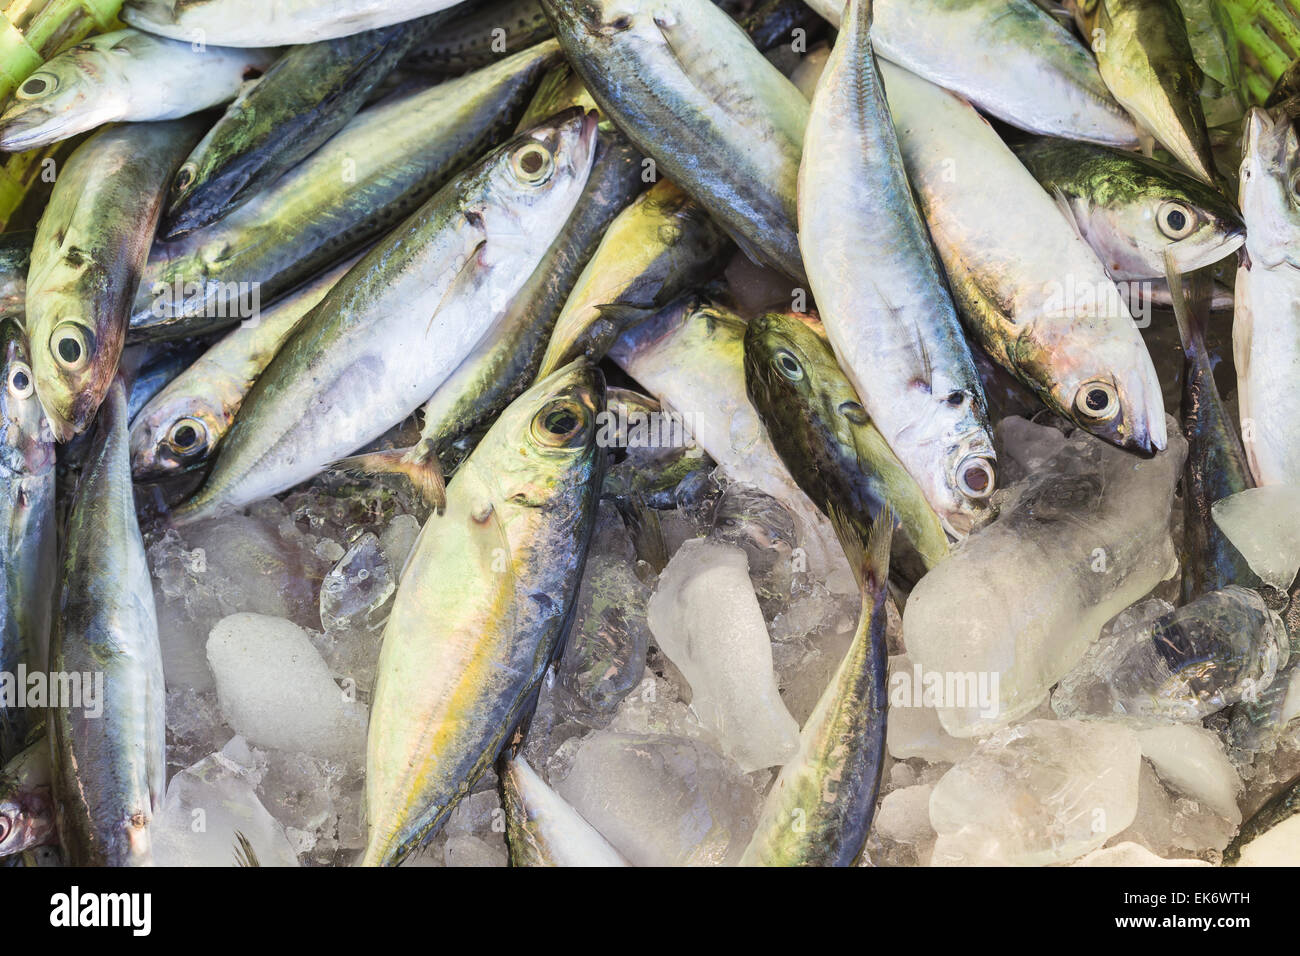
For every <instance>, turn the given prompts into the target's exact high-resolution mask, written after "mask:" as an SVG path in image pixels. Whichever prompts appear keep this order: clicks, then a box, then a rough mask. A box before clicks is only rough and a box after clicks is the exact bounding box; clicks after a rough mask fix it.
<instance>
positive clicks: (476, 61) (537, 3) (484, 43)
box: [402, 0, 551, 76]
mask: <svg viewBox="0 0 1300 956" xmlns="http://www.w3.org/2000/svg"><path fill="white" fill-rule="evenodd" d="M448 14H449V16H448V18H447V19H446V21H445V22H443V23H442V24H440V25H439V27H438V29H437V30H436V31H435V32H434V33H432V34H431V35H429V36H428V37H427V38H424V39H422V40H420V41H419V42H417V43H416V44H415V46H414V47H412V49H411V51H410V53H408V54H407V55H406V59H404V60H403V61H402V66H403V68H406V69H412V70H424V71H428V72H431V73H442V74H447V75H450V76H455V75H456V74H458V73H464V72H465V71H467V70H479V69H482V68H483V67H485V66H487V65H488V64H490V63H493V62H495V61H496V60H498V59H500V57H501V54H502V53H514V52H515V51H517V50H522V49H525V48H527V47H530V46H532V45H533V44H534V43H541V42H542V41H543V40H546V39H549V38H550V36H551V22H550V21H549V20H547V19H546V11H544V10H543V9H542V4H541V0H487V2H480V3H473V4H471V3H465V4H461V5H460V6H457V7H453V8H452V9H451V10H449V11H448Z"/></svg>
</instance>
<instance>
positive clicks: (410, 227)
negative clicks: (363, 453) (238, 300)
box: [173, 109, 596, 522]
mask: <svg viewBox="0 0 1300 956" xmlns="http://www.w3.org/2000/svg"><path fill="white" fill-rule="evenodd" d="M595 139H596V117H595V116H593V115H584V114H583V113H582V111H581V109H575V110H572V111H569V112H566V113H562V114H560V115H559V116H557V117H556V118H555V119H554V120H552V121H551V122H549V123H547V124H544V125H542V126H538V127H535V128H534V129H533V130H531V131H530V132H528V133H524V134H521V135H519V136H517V137H515V138H514V139H512V140H511V141H510V142H508V143H506V144H505V145H504V146H502V147H501V148H499V149H497V150H494V151H493V152H492V153H490V154H489V155H488V156H487V157H485V158H484V159H483V160H482V161H481V162H479V163H478V164H477V165H475V166H474V167H472V168H471V169H469V170H467V171H466V172H465V173H463V174H462V175H461V176H460V177H458V178H457V179H455V180H453V181H452V182H451V183H449V184H448V185H447V186H446V187H444V188H443V189H442V190H440V191H439V193H438V194H437V195H436V196H434V197H433V198H432V199H431V200H429V202H428V203H426V204H425V205H424V206H423V207H421V209H420V210H419V211H418V212H417V213H416V214H415V215H413V216H412V217H411V218H410V219H408V220H407V221H406V222H405V223H403V224H402V225H401V226H399V227H398V228H397V229H396V230H395V231H394V232H393V233H391V234H390V235H388V236H387V237H385V238H384V239H383V240H382V241H380V242H379V243H378V244H377V245H376V246H375V247H374V248H373V249H371V250H370V252H368V253H366V255H365V256H364V257H363V258H362V259H361V261H360V262H358V263H357V264H356V265H355V266H353V268H352V269H351V270H350V271H349V272H348V274H347V275H346V276H344V277H343V279H341V280H340V281H339V283H338V285H336V286H335V287H334V288H333V289H331V290H330V292H329V294H328V295H326V297H325V298H324V300H323V301H322V302H321V303H320V305H318V306H317V307H316V308H315V309H314V310H313V311H312V312H311V313H310V314H309V315H308V316H307V317H306V318H304V319H303V320H302V322H301V323H300V324H299V325H298V327H297V328H296V329H295V330H294V332H293V334H292V335H291V336H290V337H289V339H288V340H287V341H286V342H285V343H284V345H283V346H281V348H280V351H279V352H277V353H276V356H275V358H273V359H272V360H271V363H270V364H269V365H268V366H267V367H266V370H265V371H264V372H263V373H262V374H261V375H260V376H259V377H258V379H257V382H256V384H254V386H253V387H252V389H251V390H250V391H249V393H248V395H247V397H246V398H245V399H244V404H243V405H242V406H241V407H240V409H239V414H238V415H237V416H236V417H235V420H234V422H233V423H232V424H231V426H230V429H229V431H227V433H226V437H225V438H224V439H223V442H222V450H221V454H220V455H219V456H218V457H217V461H216V464H215V466H214V467H213V470H212V472H211V474H210V475H209V476H208V479H207V481H206V483H205V484H204V485H203V487H202V488H201V489H200V490H199V492H198V493H197V494H196V495H195V496H194V498H192V499H191V500H190V501H189V502H187V503H186V504H185V505H184V506H183V507H182V508H180V509H178V510H177V511H176V512H175V513H174V515H173V517H174V519H175V520H176V521H178V522H189V521H195V520H198V519H201V518H206V517H212V516H214V515H216V514H218V513H221V512H223V511H228V510H231V509H233V508H238V507H241V506H243V505H245V504H248V503H250V502H253V501H257V500H260V499H262V498H266V497H269V496H271V495H274V494H278V493H279V492H281V491H284V490H286V489H288V488H291V487H293V486H294V485H296V484H298V483H299V482H300V481H305V480H306V479H308V478H310V477H312V476H313V475H315V474H318V473H320V472H321V471H324V470H325V469H326V468H328V467H329V466H330V464H331V463H334V462H337V461H338V460H339V459H340V458H341V457H342V456H344V455H346V454H348V453H350V452H353V451H356V450H357V449H358V448H360V447H361V446H363V445H365V444H366V443H367V442H369V441H371V440H372V439H375V438H378V437H379V436H380V435H382V434H383V433H384V432H385V431H387V430H388V429H389V428H391V427H392V426H394V425H396V424H397V423H398V422H400V421H401V420H402V419H404V418H405V417H407V416H408V415H410V414H411V413H412V412H414V411H415V410H416V409H417V408H419V407H420V404H421V403H422V402H425V401H427V400H428V399H429V397H430V396H432V395H433V394H434V393H435V392H436V391H437V390H438V388H439V386H441V385H442V384H443V383H445V382H446V381H447V379H448V378H450V377H451V376H452V375H453V374H454V373H455V372H456V370H457V368H458V367H459V366H460V365H461V363H462V362H463V361H464V360H465V359H466V358H467V357H469V356H470V355H472V354H473V353H474V351H475V349H476V348H477V347H478V345H479V344H480V343H481V342H482V341H483V340H484V338H485V337H486V336H487V335H489V334H490V332H491V330H492V329H493V328H494V327H495V326H496V325H497V323H498V322H499V321H500V319H501V318H502V316H504V315H505V313H506V312H507V311H508V309H509V307H510V305H511V303H512V301H513V300H514V298H515V296H516V295H517V294H518V292H519V290H520V288H521V287H522V286H523V285H524V284H525V283H526V282H527V280H528V278H529V276H530V275H532V274H533V271H534V269H535V268H536V267H537V265H538V264H539V263H540V262H541V260H542V259H543V257H544V256H545V254H546V251H547V249H549V248H550V246H551V244H552V242H553V241H554V240H555V238H556V236H557V235H558V234H559V232H560V230H561V229H562V228H563V226H564V223H565V221H566V220H567V219H568V217H569V214H570V213H571V212H572V211H573V208H574V206H575V204H576V203H577V201H578V198H579V197H580V196H581V194H582V191H583V189H584V187H585V186H586V183H587V179H588V176H589V174H590V172H591V166H592V161H593V159H594V158H595V157H594V152H595Z"/></svg>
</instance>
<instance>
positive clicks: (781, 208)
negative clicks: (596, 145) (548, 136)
mask: <svg viewBox="0 0 1300 956" xmlns="http://www.w3.org/2000/svg"><path fill="white" fill-rule="evenodd" d="M543 6H545V7H546V11H547V14H548V15H549V16H550V18H551V23H552V25H553V26H554V28H555V35H556V36H557V37H558V38H559V40H560V44H561V46H562V47H563V48H564V51H565V54H566V55H567V56H568V58H569V61H570V62H571V63H572V64H573V66H574V69H576V70H577V71H578V73H580V74H581V75H582V78H583V80H584V81H585V82H586V84H587V88H588V89H589V90H591V93H592V96H594V97H595V98H596V102H598V103H599V104H600V106H601V109H602V110H603V111H604V112H605V114H606V115H607V116H609V117H610V118H611V119H612V120H613V121H614V122H615V123H616V124H617V125H618V127H619V129H621V130H623V132H624V133H626V134H627V135H628V138H630V139H631V140H632V142H633V143H635V144H636V145H637V146H638V147H640V148H641V150H642V151H643V152H644V153H645V154H646V155H647V156H649V157H651V158H652V159H653V160H654V161H655V163H656V164H657V167H658V171H659V172H661V173H663V174H665V175H666V176H667V177H668V178H669V179H671V180H672V181H673V182H675V183H676V184H677V185H678V186H680V187H681V188H682V189H683V190H685V191H686V192H687V193H689V194H690V195H691V196H693V197H694V198H695V199H696V200H697V201H698V202H699V203H700V204H701V205H702V206H704V207H705V208H706V209H707V210H708V211H709V213H710V214H711V215H713V216H714V217H715V218H717V220H718V222H719V223H720V224H721V225H722V226H723V227H724V228H726V229H727V231H728V232H729V233H730V234H731V236H732V238H734V239H735V240H736V242H737V243H738V244H739V245H740V246H741V247H742V248H743V249H744V250H745V251H746V252H747V253H748V254H749V255H750V257H751V258H753V259H755V261H759V262H764V263H766V264H768V265H771V266H773V267H774V268H776V269H779V270H780V271H782V272H784V273H786V274H787V275H789V276H791V277H792V278H795V279H802V278H803V276H804V270H803V264H802V262H801V260H800V256H799V243H798V236H797V235H796V227H795V219H796V208H795V184H796V180H797V178H798V172H799V154H800V149H801V147H802V145H803V130H804V125H805V124H806V122H807V119H808V103H807V101H806V100H805V99H804V98H803V96H802V94H800V92H799V90H798V89H797V88H796V87H795V86H794V84H792V83H791V82H790V81H789V80H787V79H786V78H785V77H784V76H783V75H782V74H781V72H780V71H779V70H778V69H777V68H776V67H775V66H773V65H772V64H771V63H769V62H768V61H767V60H766V59H765V58H764V57H763V56H762V54H760V53H759V52H758V50H757V49H755V47H754V44H753V43H752V42H751V41H750V39H749V38H748V37H747V36H746V35H745V32H744V30H742V29H741V28H740V27H739V26H738V25H737V24H736V23H735V22H734V21H732V20H731V19H730V18H729V17H728V16H727V15H726V14H724V13H723V12H722V11H721V10H719V9H718V8H717V7H715V6H713V5H712V4H710V3H703V2H699V0H661V2H657V3H655V4H653V5H650V6H646V5H639V4H628V3H626V2H623V0H581V2H578V3H561V2H558V0H543Z"/></svg>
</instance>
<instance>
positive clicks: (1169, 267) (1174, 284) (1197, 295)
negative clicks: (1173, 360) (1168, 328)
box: [1165, 249, 1211, 358]
mask: <svg viewBox="0 0 1300 956" xmlns="http://www.w3.org/2000/svg"><path fill="white" fill-rule="evenodd" d="M1184 278H1186V279H1187V280H1188V281H1187V282H1186V283H1184V281H1183V280H1184ZM1204 279H1205V276H1199V275H1198V274H1197V273H1191V274H1190V275H1188V276H1186V277H1184V275H1183V274H1182V272H1180V271H1179V269H1178V264H1177V263H1176V262H1175V261H1174V254H1173V252H1172V251H1171V250H1169V249H1166V250H1165V282H1166V283H1167V284H1168V286H1169V304H1170V306H1171V307H1172V308H1173V310H1174V319H1175V321H1177V323H1178V338H1179V339H1180V340H1181V341H1182V344H1183V353H1184V354H1185V355H1187V357H1188V358H1191V357H1193V356H1194V355H1203V354H1204V352H1205V341H1204V335H1205V321H1204V319H1205V316H1206V314H1207V313H1208V312H1209V300H1210V293H1211V286H1210V285H1209V284H1208V283H1207V282H1205V281H1204Z"/></svg>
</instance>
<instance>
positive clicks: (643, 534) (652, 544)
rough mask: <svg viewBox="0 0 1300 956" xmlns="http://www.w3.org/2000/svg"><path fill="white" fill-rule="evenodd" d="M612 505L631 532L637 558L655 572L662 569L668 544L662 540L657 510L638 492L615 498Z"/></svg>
mask: <svg viewBox="0 0 1300 956" xmlns="http://www.w3.org/2000/svg"><path fill="white" fill-rule="evenodd" d="M614 506H615V507H616V508H617V509H618V513H619V516H620V517H622V519H623V524H624V526H626V528H627V530H628V531H629V532H631V535H632V544H633V547H634V548H635V549H636V556H637V558H638V559H639V560H641V561H644V562H645V563H646V564H648V565H650V567H651V568H652V569H653V570H654V572H655V574H658V573H660V572H661V571H663V569H664V568H665V567H666V566H667V564H668V545H667V544H666V543H665V542H664V531H663V526H662V525H661V524H660V522H659V512H657V511H655V510H654V509H653V508H651V507H650V506H649V505H647V504H646V500H645V497H644V496H643V495H640V494H633V495H629V496H627V497H625V498H617V499H615V501H614Z"/></svg>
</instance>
